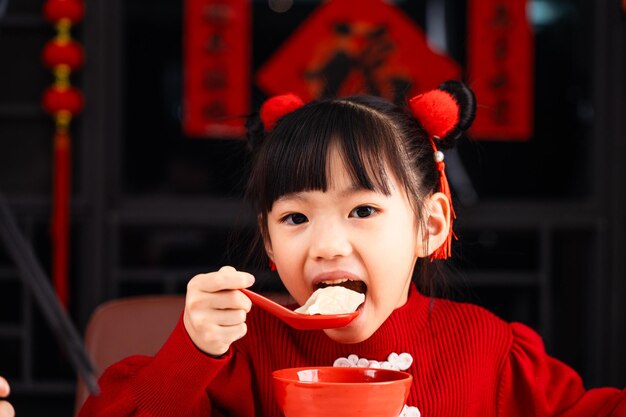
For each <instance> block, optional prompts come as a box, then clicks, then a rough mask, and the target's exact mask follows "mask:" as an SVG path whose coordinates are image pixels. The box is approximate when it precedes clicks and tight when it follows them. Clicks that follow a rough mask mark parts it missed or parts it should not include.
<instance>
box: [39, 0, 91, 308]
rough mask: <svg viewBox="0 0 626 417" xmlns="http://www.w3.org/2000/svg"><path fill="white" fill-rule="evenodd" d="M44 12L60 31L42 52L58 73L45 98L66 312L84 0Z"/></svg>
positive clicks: (56, 259)
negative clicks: (77, 29) (74, 30)
mask: <svg viewBox="0 0 626 417" xmlns="http://www.w3.org/2000/svg"><path fill="white" fill-rule="evenodd" d="M43 13H44V15H45V17H46V19H47V20H48V21H49V22H50V23H52V24H54V26H55V28H56V32H57V33H56V36H55V38H54V39H53V40H52V41H50V42H48V44H46V46H45V47H44V50H43V52H42V60H43V62H44V64H45V65H46V66H47V67H48V68H50V69H51V70H52V72H53V74H54V85H52V86H51V87H49V88H47V89H46V91H44V93H43V96H42V106H43V107H44V109H45V110H46V111H47V112H48V113H50V115H52V116H53V117H54V121H55V135H54V155H53V159H54V160H53V169H54V172H53V175H52V178H53V183H52V190H53V194H52V214H51V220H50V223H51V231H50V232H51V237H52V282H53V285H54V289H55V291H56V294H57V297H58V298H59V301H60V303H61V305H62V306H63V307H65V308H66V309H67V308H68V305H69V300H70V289H69V240H70V239H69V234H70V205H71V204H70V203H71V165H72V160H71V138H70V134H69V126H70V122H71V120H72V116H73V115H75V114H77V113H80V111H81V110H82V108H83V97H82V94H81V93H80V91H79V90H78V89H77V88H75V87H72V86H71V83H70V75H71V72H72V71H73V70H75V69H77V68H78V67H80V66H81V65H82V64H83V60H84V57H83V51H82V48H81V47H80V45H79V44H78V43H76V42H74V41H73V40H72V37H71V33H70V30H71V27H72V25H73V24H75V23H76V22H78V21H79V20H81V19H82V17H83V15H84V4H83V0H47V2H46V3H45V5H44V8H43Z"/></svg>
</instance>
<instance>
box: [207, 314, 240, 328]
mask: <svg viewBox="0 0 626 417" xmlns="http://www.w3.org/2000/svg"><path fill="white" fill-rule="evenodd" d="M212 314H213V317H214V318H213V320H214V323H215V324H216V325H218V326H223V327H230V326H235V325H238V324H241V323H245V321H246V312H245V311H244V310H215V311H214V312H213V313H212Z"/></svg>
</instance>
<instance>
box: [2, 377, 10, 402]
mask: <svg viewBox="0 0 626 417" xmlns="http://www.w3.org/2000/svg"><path fill="white" fill-rule="evenodd" d="M10 392H11V388H10V387H9V383H8V382H7V380H6V379H4V378H3V377H1V376H0V398H2V397H8V396H9V393H10Z"/></svg>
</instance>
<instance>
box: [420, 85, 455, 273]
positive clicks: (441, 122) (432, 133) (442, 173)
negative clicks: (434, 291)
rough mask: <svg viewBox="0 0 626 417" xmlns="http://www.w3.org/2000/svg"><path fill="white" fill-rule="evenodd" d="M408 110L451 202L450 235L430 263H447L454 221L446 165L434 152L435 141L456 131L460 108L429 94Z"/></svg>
mask: <svg viewBox="0 0 626 417" xmlns="http://www.w3.org/2000/svg"><path fill="white" fill-rule="evenodd" d="M409 108H410V109H411V112H412V113H413V115H414V116H415V118H416V119H417V120H418V121H419V122H420V124H421V125H422V127H423V128H424V130H425V131H426V133H427V134H428V139H429V140H430V143H431V145H432V148H433V152H434V158H435V162H436V163H437V170H438V171H439V191H441V192H442V193H444V194H445V195H446V196H447V197H448V200H449V201H450V231H449V232H448V236H447V237H446V240H445V241H444V242H443V244H442V245H441V246H440V247H438V248H437V249H436V250H435V251H434V252H433V253H432V254H431V255H430V259H431V261H432V260H433V259H447V258H449V257H450V256H451V255H452V238H455V239H456V238H457V237H456V235H455V234H454V231H453V230H452V223H453V220H454V219H456V214H455V213H454V207H453V206H452V194H451V192H450V184H448V177H447V176H446V164H445V163H444V162H443V158H444V155H443V153H442V152H441V151H439V149H438V148H437V141H439V140H442V139H444V138H445V137H446V136H447V135H448V134H450V133H451V132H452V131H454V130H455V129H456V128H457V127H458V125H459V119H460V106H459V103H458V102H457V101H456V99H455V98H454V97H453V96H452V94H450V93H448V92H447V91H443V90H432V91H429V92H426V93H424V94H420V95H418V96H415V97H413V98H412V99H410V100H409Z"/></svg>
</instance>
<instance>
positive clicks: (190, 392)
mask: <svg viewBox="0 0 626 417" xmlns="http://www.w3.org/2000/svg"><path fill="white" fill-rule="evenodd" d="M231 356H232V351H231V350H229V351H228V352H227V353H226V354H225V355H224V356H221V357H220V358H213V357H211V356H209V355H207V354H205V353H204V352H202V351H201V350H199V349H198V348H197V347H196V346H195V345H194V343H193V341H192V340H191V338H190V337H189V334H187V331H186V330H185V326H184V324H183V321H182V315H181V318H180V319H179V321H178V324H177V325H176V328H175V329H174V331H173V332H172V334H171V335H170V337H169V338H168V340H167V341H166V342H165V344H164V345H163V347H162V348H161V350H159V352H158V353H157V354H156V356H155V357H154V359H153V361H152V362H151V363H150V364H149V365H147V366H146V367H144V368H142V369H141V370H140V371H139V373H138V375H137V379H136V381H137V386H135V395H136V401H137V404H138V405H139V407H140V408H141V409H144V410H151V411H152V412H153V413H154V415H155V416H160V415H168V416H171V415H174V414H177V413H176V412H175V413H173V411H174V410H177V411H180V412H182V411H183V410H182V409H181V406H183V404H185V405H189V406H190V407H193V408H195V407H194V406H193V405H192V404H194V403H196V402H198V401H206V400H205V399H204V398H203V397H206V391H205V389H206V387H207V385H208V384H209V383H210V382H211V380H212V379H213V378H214V377H215V375H217V373H218V372H219V371H220V370H221V369H222V368H223V367H224V365H226V364H227V363H228V361H229V360H230V358H231Z"/></svg>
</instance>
